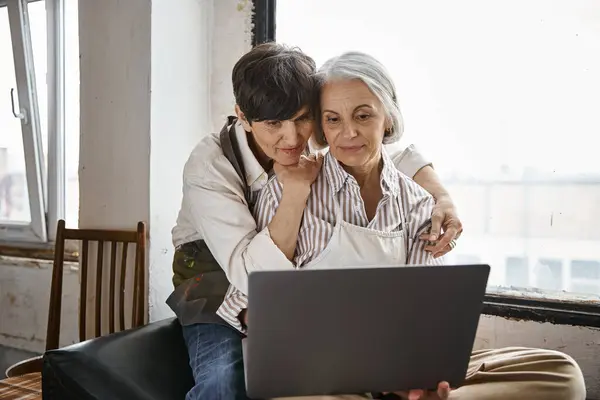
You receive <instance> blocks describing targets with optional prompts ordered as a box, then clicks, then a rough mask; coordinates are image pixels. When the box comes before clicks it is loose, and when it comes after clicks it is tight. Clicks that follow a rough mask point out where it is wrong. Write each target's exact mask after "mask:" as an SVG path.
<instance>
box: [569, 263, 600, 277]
mask: <svg viewBox="0 0 600 400" xmlns="http://www.w3.org/2000/svg"><path fill="white" fill-rule="evenodd" d="M571 276H572V277H573V278H576V279H578V278H580V279H594V280H600V262H598V261H584V260H574V261H573V262H572V263H571Z"/></svg>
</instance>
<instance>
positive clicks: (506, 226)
mask: <svg viewBox="0 0 600 400" xmlns="http://www.w3.org/2000/svg"><path fill="white" fill-rule="evenodd" d="M599 13H600V2H597V1H593V0H578V1H572V2H569V1H563V2H547V1H543V0H532V1H527V2H522V1H516V0H508V1H503V2H493V3H490V2H481V1H477V0H457V1H452V2H447V1H444V0H432V1H427V2H420V1H385V2H384V1H377V0H375V1H371V2H369V3H368V5H367V6H365V3H364V2H360V1H357V0H355V1H344V2H339V1H336V0H305V1H301V2H300V1H279V2H277V9H276V23H275V26H276V29H277V30H276V33H275V39H276V40H277V41H278V42H281V43H286V44H289V45H294V46H298V47H300V48H301V49H302V50H303V51H305V52H306V53H307V54H309V55H310V56H312V57H313V58H314V59H315V61H316V63H317V65H321V64H323V62H325V61H326V60H327V59H329V58H330V57H333V56H336V55H339V54H341V53H342V52H344V51H348V50H359V51H364V52H367V53H369V54H371V55H373V56H375V57H376V58H378V59H379V60H380V61H381V62H383V63H384V64H385V65H386V66H387V68H388V70H389V71H390V73H391V75H392V77H393V78H394V80H395V83H396V86H397V90H398V93H399V101H400V106H401V108H402V111H403V115H404V120H405V127H406V129H405V131H406V132H405V135H404V137H403V138H402V140H403V142H404V143H405V144H410V143H415V144H417V146H418V147H419V148H420V149H421V150H422V152H423V153H425V154H426V155H427V156H428V157H429V158H430V159H432V160H433V162H434V164H435V167H436V170H437V171H438V174H440V175H441V177H442V179H443V181H444V183H445V185H446V186H447V187H448V189H449V190H450V191H451V193H452V194H453V196H454V198H455V200H456V202H457V203H458V206H459V210H460V213H461V217H462V219H463V221H464V223H465V226H466V229H465V233H464V234H463V235H462V237H461V238H460V240H459V241H458V247H457V249H456V250H454V251H455V252H457V253H461V254H469V255H473V256H477V257H478V258H479V259H481V260H482V261H484V262H489V263H490V265H491V266H492V273H491V275H490V279H489V284H490V286H505V285H508V286H514V287H519V288H523V287H533V288H543V289H556V288H559V287H560V288H561V290H562V289H566V290H574V289H575V288H574V287H573V285H572V283H573V282H575V281H576V279H579V278H575V275H574V276H573V282H571V277H570V276H569V275H568V273H569V271H570V270H569V271H567V270H565V275H563V274H562V264H560V265H559V264H556V263H554V262H550V263H544V262H542V264H543V265H545V267H543V268H541V267H538V262H539V260H559V262H561V263H562V261H560V260H572V259H578V258H585V259H590V260H596V261H600V246H598V245H597V243H598V241H599V240H600V230H598V229H597V227H596V225H595V224H594V223H593V221H600V163H599V162H598V161H597V157H596V152H597V149H596V146H592V145H589V144H590V143H591V142H590V138H594V137H595V136H596V135H597V132H600V119H599V118H598V110H600V96H598V93H600V25H599V24H598V23H597V19H594V18H592V17H591V16H592V15H599ZM307 21H309V25H310V29H306V28H307V25H306V24H307ZM566 267H567V265H566V264H565V268H566ZM585 271H586V272H584V271H583V269H581V270H580V269H579V268H573V270H572V273H574V274H579V275H577V276H582V277H583V276H584V275H585V276H586V277H587V276H591V274H592V273H596V272H592V271H591V270H588V269H586V270H585ZM536 274H539V275H540V276H539V277H538V276H536ZM594 276H595V275H594ZM567 278H568V279H569V280H566V279H567ZM586 279H588V278H586ZM594 282H595V281H594ZM579 283H581V285H579V286H577V290H579V291H584V293H585V291H587V294H589V295H595V294H598V286H595V285H596V283H592V282H591V281H589V282H588V281H587V280H586V281H585V282H584V281H581V282H579ZM584 283H585V286H584V285H583V284H584Z"/></svg>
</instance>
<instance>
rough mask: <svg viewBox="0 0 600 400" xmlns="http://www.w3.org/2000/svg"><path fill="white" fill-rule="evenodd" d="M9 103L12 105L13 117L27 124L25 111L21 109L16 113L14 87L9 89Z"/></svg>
mask: <svg viewBox="0 0 600 400" xmlns="http://www.w3.org/2000/svg"><path fill="white" fill-rule="evenodd" d="M10 103H11V105H12V113H13V115H14V116H15V118H19V119H20V120H23V123H24V124H27V113H26V112H25V110H24V109H21V110H20V112H19V113H18V114H17V111H16V107H15V88H11V89H10Z"/></svg>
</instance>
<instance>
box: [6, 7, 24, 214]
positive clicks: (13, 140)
mask: <svg viewBox="0 0 600 400" xmlns="http://www.w3.org/2000/svg"><path fill="white" fill-rule="evenodd" d="M0 59H1V60H2V62H0V132H1V133H2V134H0V224H2V223H6V222H27V223H28V222H30V221H31V215H30V211H29V198H28V196H27V181H26V177H25V156H24V151H23V136H22V133H21V120H20V119H18V118H15V116H14V115H13V114H12V105H11V98H10V91H11V89H14V98H15V109H16V111H17V112H19V103H18V100H19V99H18V96H17V90H16V89H17V82H16V78H15V67H14V63H13V52H12V42H11V37H10V26H9V23H8V12H7V9H6V7H2V8H0Z"/></svg>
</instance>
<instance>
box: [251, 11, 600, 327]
mask: <svg viewBox="0 0 600 400" xmlns="http://www.w3.org/2000/svg"><path fill="white" fill-rule="evenodd" d="M276 3H277V0H254V15H253V25H254V29H253V30H252V34H253V37H252V45H253V46H256V45H257V44H261V43H265V42H272V41H276V17H277V14H276ZM574 297H575V296H574ZM482 314H486V315H493V316H498V317H504V318H511V319H519V320H528V321H535V322H550V323H553V324H557V325H576V326H588V327H596V328H600V301H597V300H592V301H586V300H583V299H576V298H569V299H565V300H557V299H549V298H544V295H543V291H540V290H535V289H528V288H522V289H520V290H518V294H517V295H515V289H514V288H511V289H507V288H502V287H496V286H491V287H488V288H487V291H486V295H485V297H484V302H483V306H482Z"/></svg>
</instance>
